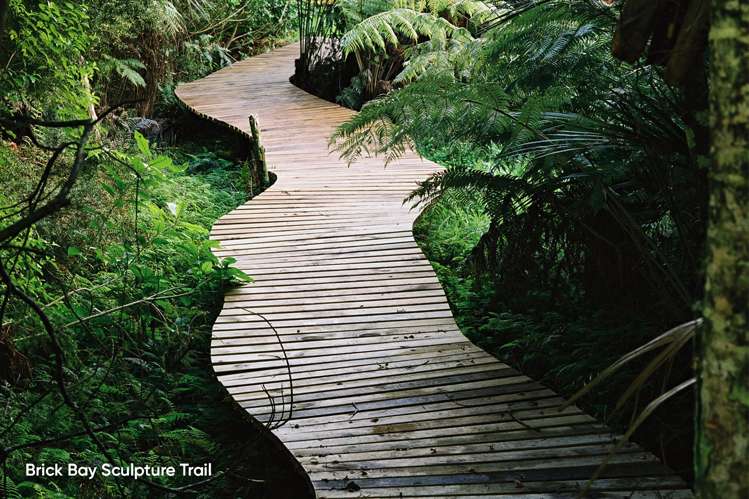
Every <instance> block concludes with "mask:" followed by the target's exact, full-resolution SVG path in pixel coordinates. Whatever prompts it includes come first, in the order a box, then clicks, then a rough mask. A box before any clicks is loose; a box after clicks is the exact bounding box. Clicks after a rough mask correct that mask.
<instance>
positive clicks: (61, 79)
mask: <svg viewBox="0 0 749 499" xmlns="http://www.w3.org/2000/svg"><path fill="white" fill-rule="evenodd" d="M10 11H11V16H10V22H9V26H8V28H9V29H8V33H7V37H8V38H7V40H2V41H1V42H2V47H1V48H0V64H1V65H2V67H3V70H2V71H0V89H2V90H3V97H4V99H5V100H6V103H8V102H10V103H14V104H15V105H17V106H27V107H28V106H30V107H31V108H32V109H35V110H37V111H38V110H40V107H41V106H42V105H45V106H61V105H63V104H64V105H67V106H69V107H71V108H72V109H71V111H74V112H75V111H78V110H79V109H81V106H82V105H83V104H84V103H85V102H86V100H87V99H89V98H90V97H91V96H89V95H86V92H85V91H84V89H83V88H82V86H81V81H82V79H83V77H84V76H90V75H91V73H92V70H93V67H92V66H91V65H90V64H87V63H84V54H86V52H87V51H89V50H90V49H91V47H92V44H93V37H92V36H91V33H90V32H89V31H88V30H87V29H86V26H87V25H88V24H89V22H90V20H91V19H90V17H89V15H88V9H87V7H86V5H85V4H81V3H78V2H68V1H65V2H63V1H50V2H46V1H44V2H42V1H40V2H38V3H29V2H24V1H21V0H12V1H11V2H10Z"/></svg>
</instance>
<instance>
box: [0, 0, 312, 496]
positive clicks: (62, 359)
mask: <svg viewBox="0 0 749 499" xmlns="http://www.w3.org/2000/svg"><path fill="white" fill-rule="evenodd" d="M6 6H7V11H5V10H4V9H5V8H6ZM2 7H3V12H2V13H3V14H7V16H4V17H3V18H2V19H0V67H2V69H0V178H2V184H1V185H0V221H1V224H0V232H2V234H3V239H2V243H1V244H0V264H1V267H2V270H3V272H2V273H0V274H3V275H2V276H1V277H2V284H0V290H1V291H2V294H3V297H2V298H1V299H0V461H1V463H0V496H10V497H14V498H15V497H19V496H20V497H97V498H98V497H159V496H175V495H184V494H190V495H198V496H199V497H228V496H232V497H302V496H303V494H304V492H299V490H297V489H298V487H299V484H300V483H302V482H301V480H300V478H299V477H296V476H293V472H292V471H291V468H290V465H289V463H290V461H288V458H287V457H286V456H285V455H282V454H280V453H279V452H277V451H275V450H274V449H275V447H274V446H273V445H272V443H270V442H269V441H268V440H266V437H264V436H263V435H264V431H263V430H262V428H260V427H259V426H257V425H256V424H255V423H253V422H251V421H248V420H246V419H245V418H244V417H243V416H244V414H245V413H244V411H242V410H240V409H238V408H237V407H235V405H234V404H233V402H231V399H230V397H228V395H227V394H226V393H225V390H223V388H222V387H221V386H220V384H219V383H218V382H217V381H216V380H215V378H214V377H213V375H212V369H211V362H210V358H209V350H210V325H211V324H212V322H213V320H214V319H215V316H216V314H217V313H218V311H219V310H220V307H221V300H222V297H223V294H224V291H225V290H226V289H227V287H230V286H235V285H237V284H238V283H240V282H243V281H246V280H248V279H250V278H249V276H246V275H244V274H243V273H242V272H240V271H239V270H237V269H236V268H234V266H233V262H232V260H231V259H224V260H219V259H217V258H216V257H215V256H214V255H213V254H212V252H211V249H212V248H213V247H215V243H214V242H212V241H210V240H209V238H208V230H209V228H210V227H211V225H212V224H213V223H214V221H215V220H216V219H217V218H219V217H220V216H221V215H222V214H224V213H226V212H227V211H229V210H231V209H232V208H234V207H235V206H237V205H238V204H239V203H242V202H244V201H245V200H246V199H247V198H248V196H249V194H248V193H252V194H257V192H258V186H256V185H255V186H252V187H250V186H249V185H248V183H249V179H250V178H251V176H252V172H251V171H250V169H249V167H248V165H247V163H246V162H244V159H245V158H244V157H243V155H241V154H238V148H237V144H235V143H234V142H233V139H231V138H230V137H228V136H221V135H215V134H211V133H208V132H207V128H210V127H211V125H207V124H203V125H197V126H196V125H195V124H193V123H191V122H190V119H189V118H188V117H187V116H186V114H184V112H183V111H181V109H180V106H179V103H178V101H177V99H176V98H175V96H174V88H175V87H176V85H177V84H178V83H179V82H184V81H190V80H193V79H196V78H200V77H202V76H205V75H206V74H208V73H210V72H212V71H214V70H216V69H218V68H220V67H222V66H225V65H227V64H229V63H230V62H232V61H234V60H237V59H239V58H242V57H245V56H247V55H250V54H254V53H257V52H258V51H262V50H264V49H266V48H268V47H270V46H272V45H273V44H275V43H279V42H283V41H284V40H285V39H286V37H287V36H288V34H289V32H290V30H291V29H293V27H294V23H295V15H296V13H295V10H294V9H293V6H290V5H289V4H288V2H282V1H256V0H230V1H226V2H219V1H211V0H174V1H164V0H149V1H146V2H142V1H138V2H135V1H110V0H96V1H92V2H69V1H62V0H60V1H58V0H51V1H42V2H35V1H25V0H11V1H10V2H9V3H3V4H2ZM122 103H124V104H122ZM121 104H122V105H121ZM94 123H95V125H94ZM136 130H139V131H140V132H142V134H143V135H141V134H140V133H138V132H136ZM144 135H147V138H146V137H144ZM186 137H190V139H189V140H187V139H186ZM69 181H70V182H69ZM68 184H69V187H70V190H69V191H68V190H67V189H68ZM60 196H61V199H62V202H61V203H56V200H57V199H58V197H60ZM48 206H49V207H51V208H50V209H49V210H46V208H47V207H48ZM37 217H38V218H37ZM19 224H20V225H19ZM14 227H24V228H23V230H21V231H19V232H17V233H16V232H14ZM9 234H10V236H8V235H9ZM6 274H7V275H6ZM68 463H75V464H78V465H81V466H99V468H100V470H99V473H98V474H97V476H95V477H94V478H93V479H90V480H89V479H86V478H81V477H68V476H65V475H67V472H65V473H63V476H58V477H54V476H53V477H50V476H46V477H45V476H42V477H40V476H27V473H26V465H27V464H39V465H41V464H45V465H47V466H52V465H55V464H59V465H62V466H63V467H66V466H67V464H68ZM130 463H133V464H135V465H139V466H144V465H151V466H159V465H162V466H163V465H172V466H177V467H178V466H179V463H189V464H191V465H194V466H198V465H201V464H204V463H212V474H211V476H210V477H205V476H197V475H196V476H182V473H178V474H177V476H175V477H154V478H151V479H150V482H147V481H146V480H143V479H141V480H137V481H136V480H132V479H129V478H127V477H126V478H121V479H115V478H111V477H109V478H107V477H103V476H102V472H101V466H102V465H103V464H112V465H117V466H127V465H128V464H130ZM178 469H179V467H178Z"/></svg>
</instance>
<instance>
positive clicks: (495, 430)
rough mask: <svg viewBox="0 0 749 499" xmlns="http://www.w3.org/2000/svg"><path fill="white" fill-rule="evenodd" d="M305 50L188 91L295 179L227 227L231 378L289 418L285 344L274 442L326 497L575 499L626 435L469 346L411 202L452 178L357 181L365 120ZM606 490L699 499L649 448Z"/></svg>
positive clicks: (225, 316) (222, 226) (618, 468)
mask: <svg viewBox="0 0 749 499" xmlns="http://www.w3.org/2000/svg"><path fill="white" fill-rule="evenodd" d="M297 53H298V46H297V45H291V46H287V47H285V48H281V49H278V50H275V51H274V52H271V53H268V54H264V55H260V56H257V57H253V58H251V59H248V60H245V61H243V62H240V63H237V64H235V65H233V66H232V67H230V68H227V69H224V70H221V71H219V72H217V73H214V74H212V75H210V76H208V77H207V78H204V79H202V80H200V81H197V82H194V83H190V84H186V85H182V86H180V87H179V89H178V95H179V97H180V98H181V99H182V100H183V101H184V102H185V103H186V104H187V105H188V106H189V107H190V108H192V109H193V110H194V111H195V112H196V113H198V114H200V115H203V116H206V117H210V118H213V119H215V120H219V121H222V122H225V123H228V124H230V125H232V126H235V127H237V128H240V129H245V130H246V129H247V128H248V116H249V115H254V116H255V117H256V118H257V120H258V122H259V124H260V126H261V129H262V137H263V145H264V146H265V148H266V153H267V159H268V164H269V165H270V169H271V171H273V172H275V174H276V175H277V176H278V180H277V182H276V183H275V184H274V185H273V186H272V187H271V188H270V189H268V190H267V191H265V192H263V193H262V194H261V195H259V196H257V197H256V198H255V199H253V200H252V201H250V202H248V203H247V204H245V205H243V206H240V207H239V208H238V209H236V210H235V211H233V212H231V213H229V214H228V215H226V216H225V217H223V218H222V219H221V220H219V221H218V223H217V224H216V225H215V226H214V228H213V232H212V237H213V238H214V239H217V240H218V241H220V242H221V248H220V249H219V250H217V251H216V253H217V254H218V255H219V256H221V257H229V256H232V257H234V258H236V259H237V260H238V263H237V265H238V266H239V267H240V268H242V269H243V270H245V271H246V272H248V273H249V274H250V275H252V276H253V277H254V278H255V282H254V283H253V284H250V285H247V286H243V287H241V288H239V289H236V290H233V291H231V292H229V293H228V294H227V296H226V303H225V305H224V309H223V312H222V313H221V315H220V317H219V318H218V320H217V322H216V324H215V326H214V329H213V346H212V358H213V364H214V368H215V371H216V374H217V375H218V377H219V379H220V381H221V382H222V383H223V384H224V386H225V387H226V388H227V390H228V391H229V392H230V393H231V394H232V396H233V397H234V399H235V400H236V401H237V402H238V403H239V404H240V405H241V406H242V407H244V408H246V410H247V411H249V412H250V413H251V414H252V415H253V416H255V417H256V418H258V419H259V420H261V421H268V419H269V418H270V417H271V414H272V413H274V412H275V413H276V417H280V416H281V414H280V412H281V411H282V410H285V411H286V415H287V416H288V402H289V395H290V391H289V375H288V372H287V368H286V364H285V363H284V361H283V351H282V350H281V346H280V343H279V339H280V340H282V342H283V346H284V347H285V353H286V354H288V358H289V361H290V368H291V373H292V376H293V381H294V392H293V395H294V397H293V413H292V415H291V419H290V421H289V422H288V423H287V424H285V425H284V426H281V427H280V428H276V429H275V430H274V433H275V434H276V435H277V436H278V437H279V438H280V440H281V441H282V442H283V443H284V444H285V445H286V447H287V448H288V449H289V450H290V451H291V452H292V453H293V455H294V456H295V457H296V458H297V459H298V461H299V462H300V463H301V464H302V466H303V467H304V469H305V470H306V471H307V472H308V473H309V475H310V477H311V480H312V483H313V484H314V487H315V489H316V491H317V494H318V497H430V498H434V497H478V496H481V497H496V496H510V497H528V498H531V497H533V498H540V497H568V496H573V495H574V493H575V491H577V490H578V489H579V487H580V486H582V485H583V484H585V482H586V480H587V479H588V478H589V477H590V476H591V474H592V473H593V471H594V470H595V469H596V466H597V465H598V463H600V462H601V460H602V459H603V456H605V454H606V452H607V449H608V447H609V444H610V442H611V441H612V438H613V437H612V435H611V434H610V433H609V432H608V431H607V429H606V428H605V427H604V426H602V425H600V424H598V423H597V422H596V421H595V420H594V419H593V418H591V417H590V416H588V415H586V414H584V413H582V412H581V411H580V410H579V409H577V408H575V407H572V408H569V409H567V410H565V411H562V412H561V413H560V412H558V411H557V407H558V405H559V404H560V402H562V399H560V398H559V396H557V395H556V394H555V393H554V392H552V391H551V390H549V389H548V388H546V387H544V386H543V385H540V384H539V383H536V382H534V381H532V380H531V379H529V378H528V377H526V376H523V375H521V374H520V373H518V372H517V371H515V370H513V369H511V368H509V367H508V366H506V365H504V364H502V363H500V362H498V361H497V360H496V359H494V358H493V357H492V356H491V355H489V354H487V353H485V352H484V351H483V350H481V349H480V348H478V347H476V346H474V345H473V344H471V343H470V342H468V341H467V339H466V338H465V337H464V336H463V335H462V334H461V333H460V331H459V330H458V327H457V326H456V324H455V321H454V320H453V317H452V315H451V313H450V308H449V306H448V304H447V302H446V300H445V295H444V293H443V291H442V288H441V287H440V284H439V282H438V281H437V279H436V277H435V274H434V272H433V271H432V268H431V266H430V264H429V262H428V261H427V260H426V259H425V258H424V255H423V254H422V253H421V251H420V250H419V248H418V247H417V245H416V244H415V242H414V239H413V236H412V233H411V227H412V223H413V221H414V218H415V217H416V215H417V214H416V213H414V212H413V211H410V210H409V208H408V207H407V206H403V204H402V201H403V198H404V197H405V196H406V195H407V194H408V193H409V192H410V191H411V190H412V189H413V188H414V186H415V182H416V181H417V180H420V179H424V178H425V177H427V176H428V175H429V174H430V173H432V172H433V171H435V170H436V169H437V168H438V167H437V166H436V165H434V164H433V163H429V162H426V161H422V160H421V159H419V158H418V157H417V156H416V155H415V154H409V155H407V156H406V158H405V159H403V160H402V161H400V162H399V163H398V164H395V165H391V166H389V167H388V169H387V170H385V169H384V166H383V164H382V161H381V160H379V159H366V160H362V161H360V162H358V163H357V164H355V165H353V166H352V167H351V168H347V167H346V165H345V164H344V162H342V161H341V160H339V159H338V157H337V155H334V154H330V153H329V152H328V137H329V136H330V134H331V132H332V131H333V130H334V128H335V127H336V125H338V124H339V123H341V122H342V121H344V120H346V119H347V118H349V117H350V116H352V111H350V110H347V109H344V108H342V107H339V106H336V105H335V104H331V103H329V102H326V101H323V100H320V99H318V98H316V97H313V96H312V95H309V94H307V93H305V92H304V91H302V90H299V89H298V88H296V87H294V86H293V85H291V84H290V83H289V82H288V77H289V75H290V74H291V73H292V72H293V68H294V58H295V57H296V55H297ZM259 314H260V315H262V317H261V316H260V315H259ZM263 318H265V319H267V320H268V321H269V322H270V323H271V324H272V325H273V326H274V328H275V331H274V330H273V329H272V328H270V327H269V325H268V323H267V322H266V321H265V320H264V319H263ZM276 332H277V333H278V336H277V335H276ZM269 394H270V395H271V396H272V403H271V401H270V399H269V396H268V395H269ZM593 490H595V491H598V492H606V494H605V496H606V497H608V495H609V494H610V495H612V496H622V497H689V496H690V494H689V492H688V491H686V490H685V489H684V484H683V483H682V481H681V480H679V479H678V478H677V477H675V476H674V475H673V473H671V472H669V470H667V469H666V468H664V467H663V466H662V465H661V464H660V463H659V462H658V461H657V460H656V459H655V457H654V456H652V455H651V454H648V453H646V452H643V451H642V450H641V449H639V448H637V447H635V446H632V445H630V446H627V447H625V448H624V450H623V451H622V452H621V453H620V454H618V455H617V456H616V457H614V458H613V460H612V464H611V465H610V466H609V467H608V468H607V470H606V472H605V473H604V475H603V478H602V479H601V480H599V481H597V482H596V483H595V485H594V487H593ZM658 490H660V491H662V493H661V492H656V491H658ZM633 491H637V492H636V493H634V494H632V492H633ZM597 497H600V496H597ZM290 499H293V498H290Z"/></svg>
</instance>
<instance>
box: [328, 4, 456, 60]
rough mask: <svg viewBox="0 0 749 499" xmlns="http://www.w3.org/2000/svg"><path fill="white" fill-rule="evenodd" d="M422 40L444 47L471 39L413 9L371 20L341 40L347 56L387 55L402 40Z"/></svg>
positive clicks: (444, 22) (374, 17)
mask: <svg viewBox="0 0 749 499" xmlns="http://www.w3.org/2000/svg"><path fill="white" fill-rule="evenodd" d="M419 37H425V38H428V39H436V40H439V41H441V42H443V43H444V41H446V40H447V39H448V38H458V37H460V38H464V39H471V35H470V33H469V32H468V31H467V30H466V29H464V28H458V27H456V26H454V25H452V24H450V23H449V22H448V21H447V20H445V19H443V18H441V17H437V16H435V15H433V14H429V13H423V12H418V11H415V10H412V9H405V8H400V9H392V10H388V11H386V12H382V13H380V14H376V15H374V16H371V17H369V18H367V19H365V20H363V21H362V22H360V23H359V24H357V25H356V26H354V27H353V28H351V29H350V30H349V31H348V32H346V34H344V35H343V37H342V38H341V46H342V47H343V50H344V53H345V54H350V53H352V52H366V51H371V52H378V51H385V50H386V49H387V47H388V45H389V46H393V47H397V46H399V45H400V39H401V38H403V39H405V40H408V41H410V42H411V43H415V42H416V41H418V40H419Z"/></svg>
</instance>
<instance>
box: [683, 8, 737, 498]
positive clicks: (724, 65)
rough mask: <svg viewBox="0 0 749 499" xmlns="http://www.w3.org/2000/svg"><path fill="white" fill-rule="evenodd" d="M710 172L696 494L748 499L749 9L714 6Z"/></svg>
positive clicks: (701, 340) (711, 34) (711, 46)
mask: <svg viewBox="0 0 749 499" xmlns="http://www.w3.org/2000/svg"><path fill="white" fill-rule="evenodd" d="M710 52H711V57H710V60H711V71H712V74H711V88H710V104H711V110H710V114H711V128H712V165H711V167H710V172H709V178H710V213H709V220H710V221H709V227H708V234H707V243H708V255H707V268H706V274H707V283H706V287H705V303H704V316H705V319H706V327H705V329H704V331H703V332H702V337H701V339H700V346H699V347H700V353H701V355H700V365H699V377H700V388H699V396H700V404H699V407H698V417H697V428H696V430H697V431H696V433H697V439H696V449H695V451H696V452H695V454H696V458H695V472H696V487H697V492H698V494H699V496H700V497H701V498H704V499H708V498H709V499H745V498H747V497H749V386H748V385H749V332H748V329H749V6H748V5H747V3H746V2H744V1H737V0H713V6H712V26H711V29H710Z"/></svg>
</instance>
